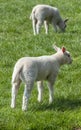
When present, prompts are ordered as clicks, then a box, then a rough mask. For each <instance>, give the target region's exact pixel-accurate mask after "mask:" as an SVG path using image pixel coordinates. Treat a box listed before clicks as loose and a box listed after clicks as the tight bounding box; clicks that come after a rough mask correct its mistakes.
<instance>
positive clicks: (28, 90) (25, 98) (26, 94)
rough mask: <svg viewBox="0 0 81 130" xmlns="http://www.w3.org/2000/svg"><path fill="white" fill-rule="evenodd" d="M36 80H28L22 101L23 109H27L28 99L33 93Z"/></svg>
mask: <svg viewBox="0 0 81 130" xmlns="http://www.w3.org/2000/svg"><path fill="white" fill-rule="evenodd" d="M33 84H34V81H28V82H27V83H26V85H25V89H24V94H23V103H22V110H23V111H26V110H27V105H28V100H29V97H30V94H31V90H32V87H33Z"/></svg>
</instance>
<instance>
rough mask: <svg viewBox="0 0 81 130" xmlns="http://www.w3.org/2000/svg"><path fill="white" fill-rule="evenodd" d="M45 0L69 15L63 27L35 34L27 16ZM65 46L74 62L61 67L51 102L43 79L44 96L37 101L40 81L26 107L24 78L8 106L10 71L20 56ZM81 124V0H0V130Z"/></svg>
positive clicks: (61, 129) (74, 129) (50, 129)
mask: <svg viewBox="0 0 81 130" xmlns="http://www.w3.org/2000/svg"><path fill="white" fill-rule="evenodd" d="M39 3H44V4H50V5H52V6H56V7H58V8H59V10H60V13H61V15H62V17H63V18H67V17H68V18H69V21H68V23H67V29H66V32H65V33H60V32H58V33H55V32H54V31H53V28H52V27H51V26H50V31H49V35H46V34H45V30H44V29H43V27H42V29H41V33H40V35H38V36H34V35H33V30H32V22H31V20H30V19H29V16H30V13H31V10H32V7H33V6H34V5H36V4H39ZM54 43H56V44H57V45H58V46H59V47H62V46H65V47H66V48H67V49H68V50H69V51H70V52H71V55H72V57H73V63H72V65H69V66H68V65H65V66H63V67H62V68H61V69H60V72H59V75H58V77H57V80H56V83H55V89H54V103H53V104H51V105H49V103H48V88H47V83H46V82H44V86H45V87H44V96H43V102H42V103H41V104H40V103H38V102H37V88H36V83H35V84H34V89H33V91H32V95H31V97H30V100H29V106H28V111H27V112H22V110H21V105H22V96H23V90H24V84H22V85H21V87H20V90H19V93H18V96H17V106H16V108H15V109H14V110H13V109H11V108H10V102H11V77H12V72H13V67H14V64H15V63H16V61H17V60H18V59H19V58H21V57H23V56H40V55H50V54H53V53H55V51H54V50H53V48H52V45H53V44H54ZM78 128H81V0H78V1H77V0H71V1H70V0H66V1H65V0H46V1H45V0H14V1H13V0H4V1H3V0H0V130H78Z"/></svg>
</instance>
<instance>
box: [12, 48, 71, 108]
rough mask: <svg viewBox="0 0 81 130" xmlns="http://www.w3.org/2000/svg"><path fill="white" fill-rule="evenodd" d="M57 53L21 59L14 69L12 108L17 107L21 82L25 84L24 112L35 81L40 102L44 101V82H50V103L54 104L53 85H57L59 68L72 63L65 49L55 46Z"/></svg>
mask: <svg viewBox="0 0 81 130" xmlns="http://www.w3.org/2000/svg"><path fill="white" fill-rule="evenodd" d="M54 48H55V50H56V51H57V53H55V54H53V55H50V56H40V57H23V58H21V59H19V60H18V61H17V63H16V65H15V67H14V71H13V75H12V100H11V107H12V108H14V107H15V102H16V101H15V100H16V95H17V92H18V89H19V86H20V83H21V81H23V82H24V83H25V90H24V94H23V103H22V110H27V106H28V100H29V97H30V93H31V90H32V88H33V85H34V81H37V86H38V101H39V102H41V100H42V91H43V80H47V81H48V87H49V103H52V102H53V85H54V83H55V80H56V77H57V74H58V72H59V68H60V66H61V65H63V64H70V63H72V58H71V56H70V53H69V52H68V51H66V49H65V48H64V47H62V49H60V48H58V47H57V46H54Z"/></svg>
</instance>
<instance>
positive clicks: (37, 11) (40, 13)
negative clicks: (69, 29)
mask: <svg viewBox="0 0 81 130" xmlns="http://www.w3.org/2000/svg"><path fill="white" fill-rule="evenodd" d="M30 19H32V25H33V32H34V35H36V34H39V31H40V27H41V25H42V24H43V23H44V24H45V30H46V34H48V28H49V24H52V25H53V27H54V29H55V31H56V32H57V27H59V28H60V29H61V31H65V28H66V22H67V20H68V19H65V20H63V19H62V18H61V16H60V13H59V10H58V9H57V8H56V7H52V6H49V5H36V6H35V7H34V8H33V10H32V13H31V15H30Z"/></svg>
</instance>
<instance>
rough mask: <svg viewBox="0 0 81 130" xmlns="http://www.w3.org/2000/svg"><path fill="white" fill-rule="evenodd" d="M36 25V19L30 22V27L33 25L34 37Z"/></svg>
mask: <svg viewBox="0 0 81 130" xmlns="http://www.w3.org/2000/svg"><path fill="white" fill-rule="evenodd" d="M36 23H37V20H36V19H33V20H32V25H33V32H34V35H36V34H37V31H36Z"/></svg>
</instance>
